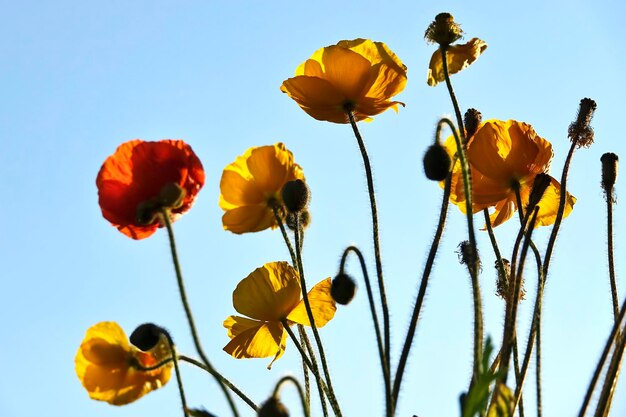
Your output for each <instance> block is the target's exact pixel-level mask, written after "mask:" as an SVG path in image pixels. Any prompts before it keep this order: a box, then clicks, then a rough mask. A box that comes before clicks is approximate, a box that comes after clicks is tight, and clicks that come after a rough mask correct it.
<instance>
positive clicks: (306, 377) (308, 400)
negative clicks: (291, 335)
mask: <svg viewBox="0 0 626 417" xmlns="http://www.w3.org/2000/svg"><path fill="white" fill-rule="evenodd" d="M298 333H299V334H300V343H301V344H304V343H306V344H307V346H308V345H309V340H308V337H307V335H306V332H305V330H304V326H303V325H301V324H298ZM309 354H311V351H309ZM312 356H313V355H312ZM302 375H303V377H304V399H305V401H306V403H307V405H310V404H311V381H310V378H309V369H308V368H307V367H306V363H304V360H303V361H302Z"/></svg>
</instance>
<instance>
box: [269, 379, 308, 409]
mask: <svg viewBox="0 0 626 417" xmlns="http://www.w3.org/2000/svg"><path fill="white" fill-rule="evenodd" d="M286 382H291V383H293V384H294V385H295V387H296V389H297V390H298V394H299V395H300V401H301V402H302V411H304V416H305V417H310V415H311V412H310V411H309V406H308V404H307V402H306V400H305V395H304V392H303V391H302V386H301V385H300V383H299V382H298V380H297V379H296V378H294V377H292V376H290V375H287V376H284V377H282V378H281V379H279V380H278V382H277V383H276V387H275V388H274V393H273V394H272V397H274V398H277V397H278V393H279V391H280V388H281V386H282V385H283V384H284V383H286Z"/></svg>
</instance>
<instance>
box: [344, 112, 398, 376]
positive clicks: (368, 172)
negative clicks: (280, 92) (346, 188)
mask: <svg viewBox="0 0 626 417" xmlns="http://www.w3.org/2000/svg"><path fill="white" fill-rule="evenodd" d="M346 113H347V114H348V119H349V120H350V125H351V126H352V131H353V132H354V136H355V137H356V140H357V143H358V145H359V150H360V151H361V157H362V159H363V166H364V167H365V177H366V179H367V191H368V194H369V197H370V208H371V212H372V233H373V240H374V258H375V260H376V276H377V277H378V291H379V292H380V304H381V307H382V311H383V327H384V334H385V361H386V362H387V369H391V359H390V356H389V351H390V349H391V346H390V344H391V336H390V323H389V307H388V306H387V296H386V294H385V280H384V278H383V263H382V257H381V254H380V239H379V237H378V209H377V206H376V193H375V191H374V178H373V175H372V167H371V164H370V160H369V156H368V154H367V149H366V148H365V142H363V138H362V137H361V132H359V128H358V126H357V124H356V120H355V118H354V112H353V111H352V110H351V109H348V111H346Z"/></svg>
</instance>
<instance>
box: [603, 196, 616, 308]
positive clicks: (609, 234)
mask: <svg viewBox="0 0 626 417" xmlns="http://www.w3.org/2000/svg"><path fill="white" fill-rule="evenodd" d="M606 215H607V216H606V217H607V219H606V229H607V231H606V235H607V246H608V248H607V249H608V250H607V252H608V257H609V279H610V281H611V295H612V299H613V316H614V317H615V320H617V318H618V317H619V301H618V293H617V280H616V278H615V260H614V257H613V256H614V250H613V198H612V196H611V195H609V194H607V196H606Z"/></svg>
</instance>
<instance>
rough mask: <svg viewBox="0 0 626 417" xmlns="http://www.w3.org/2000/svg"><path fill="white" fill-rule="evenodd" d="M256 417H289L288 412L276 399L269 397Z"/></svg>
mask: <svg viewBox="0 0 626 417" xmlns="http://www.w3.org/2000/svg"><path fill="white" fill-rule="evenodd" d="M257 415H258V417H289V410H287V407H285V405H284V404H283V403H282V402H281V401H280V400H279V399H278V398H276V397H271V398H270V399H269V400H267V401H266V402H265V403H264V404H263V405H262V406H261V408H260V409H259V414H257Z"/></svg>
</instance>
